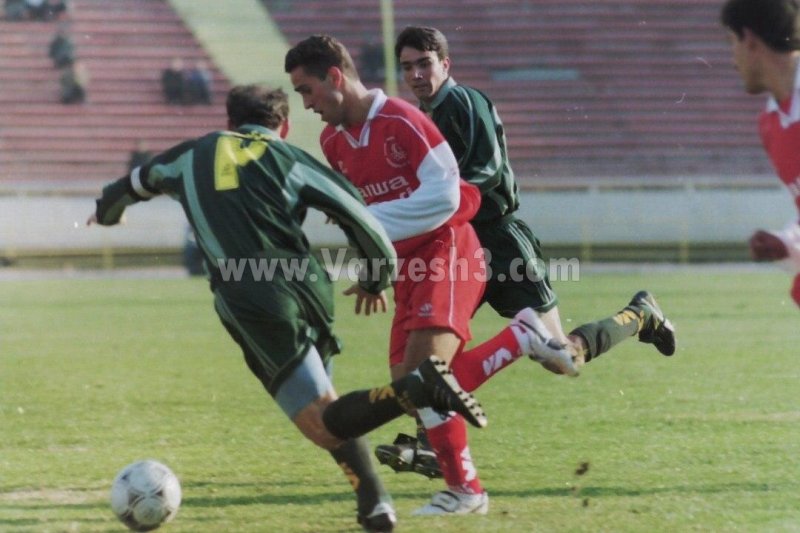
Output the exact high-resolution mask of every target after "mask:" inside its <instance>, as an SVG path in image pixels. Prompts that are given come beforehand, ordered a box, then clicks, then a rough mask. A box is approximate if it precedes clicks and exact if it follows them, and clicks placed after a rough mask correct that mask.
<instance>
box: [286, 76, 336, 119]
mask: <svg viewBox="0 0 800 533" xmlns="http://www.w3.org/2000/svg"><path fill="white" fill-rule="evenodd" d="M289 79H290V80H291V82H292V85H293V86H294V90H295V91H296V92H297V93H298V94H299V95H300V96H302V97H303V107H305V108H306V109H311V110H312V111H313V112H314V113H317V114H318V115H319V116H320V118H321V119H322V121H323V122H326V123H328V124H330V125H332V126H338V125H339V124H341V123H342V122H343V121H344V112H343V106H342V99H343V97H342V93H341V91H339V90H338V89H337V88H336V86H335V84H334V83H333V80H332V76H331V75H328V76H327V77H326V78H325V79H324V80H321V79H319V78H318V77H316V76H313V75H310V74H308V73H306V70H305V69H304V68H303V67H297V68H296V69H294V70H293V71H291V72H290V73H289Z"/></svg>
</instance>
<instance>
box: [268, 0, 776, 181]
mask: <svg viewBox="0 0 800 533" xmlns="http://www.w3.org/2000/svg"><path fill="white" fill-rule="evenodd" d="M263 2H264V4H265V6H266V7H267V9H268V11H269V12H270V15H271V16H272V17H273V19H274V20H275V21H276V22H277V24H278V25H279V27H280V28H281V29H282V31H283V32H284V34H285V35H286V36H287V39H288V41H289V42H290V43H292V44H293V43H295V42H297V41H299V40H300V39H303V38H305V37H306V36H308V35H309V34H310V33H315V32H325V33H330V34H332V35H335V36H337V37H338V38H340V39H341V40H342V41H343V42H344V43H345V44H346V45H347V46H348V48H349V49H350V50H351V52H352V53H353V56H354V59H355V60H356V62H357V64H358V62H359V54H360V51H361V50H362V47H363V46H364V44H365V43H371V42H374V41H375V40H378V39H380V34H381V29H380V28H381V17H380V9H379V3H378V2H374V1H372V0H349V1H348V2H346V3H344V2H343V3H342V5H341V6H337V8H336V9H331V4H330V2H327V1H325V0H263ZM394 9H395V15H394V18H395V29H396V31H400V29H402V28H403V27H404V26H406V25H408V24H415V25H433V26H436V27H438V28H439V29H441V30H442V31H443V32H444V33H445V34H446V35H447V36H448V38H449V40H450V44H451V52H452V57H453V61H454V64H453V67H452V72H453V75H454V77H455V78H456V79H457V80H458V81H460V82H462V83H466V84H469V85H472V86H474V87H477V88H479V89H482V90H484V91H485V92H486V93H487V94H489V95H490V97H492V98H493V99H494V100H495V102H496V103H497V106H498V109H499V111H500V113H501V116H502V117H503V119H504V121H505V125H506V130H507V134H508V138H509V151H510V154H511V157H512V162H513V164H514V168H515V171H516V173H517V175H518V177H519V179H520V182H521V183H522V184H523V186H526V187H536V186H537V185H539V184H547V183H550V184H553V183H555V184H559V185H561V186H563V185H565V184H569V183H571V182H572V181H575V182H576V183H585V181H586V179H594V180H600V181H602V180H606V181H614V180H616V181H617V182H622V183H626V182H630V181H631V180H634V179H635V181H638V182H644V183H646V182H648V181H649V182H650V183H653V184H656V183H657V184H659V185H663V184H665V183H670V182H672V183H681V182H682V181H683V180H685V179H686V178H687V177H689V178H692V179H693V180H694V181H696V182H698V183H703V182H707V183H709V184H712V185H713V184H716V183H731V182H733V183H739V182H741V183H742V184H746V185H753V184H758V183H763V182H764V181H769V180H772V179H774V178H772V171H771V169H770V167H769V164H768V161H767V160H766V158H765V157H764V155H763V153H762V150H761V147H760V143H759V139H758V137H757V133H756V128H755V124H754V119H755V115H756V113H757V112H758V111H759V109H760V108H761V106H762V105H763V99H762V98H753V97H749V96H747V95H745V94H743V91H742V89H741V82H740V81H739V79H738V76H737V75H736V73H735V72H734V70H733V68H732V63H731V59H730V56H729V51H728V44H727V42H726V40H725V35H724V32H723V31H722V29H721V28H720V26H719V24H718V22H717V20H718V10H719V1H718V0H624V1H610V0H601V1H595V2H586V1H585V0H494V1H491V2H486V1H483V0H440V1H437V2H428V1H425V0H403V1H397V2H394ZM310 28H311V29H310ZM400 85H401V86H402V83H400ZM400 93H401V96H403V97H406V98H409V99H411V95H410V93H408V92H407V91H404V90H402V89H401V91H400ZM651 178H652V179H651Z"/></svg>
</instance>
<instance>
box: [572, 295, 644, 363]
mask: <svg viewBox="0 0 800 533" xmlns="http://www.w3.org/2000/svg"><path fill="white" fill-rule="evenodd" d="M651 314H652V313H651V311H650V308H649V307H639V306H638V305H629V306H627V307H625V308H624V309H623V310H622V311H620V312H619V313H617V314H616V315H614V316H612V317H608V318H604V319H602V320H598V321H597V322H589V323H588V324H583V325H582V326H579V327H577V328H575V329H574V330H572V331H571V332H570V335H580V336H581V338H583V340H585V341H586V346H587V349H586V353H585V358H586V362H587V363H588V362H589V361H591V360H592V359H594V358H595V357H598V356H599V355H600V354H603V353H606V352H607V351H609V350H610V349H611V348H612V347H613V346H615V345H617V344H619V343H620V342H622V341H624V340H625V339H627V338H629V337H632V336H633V335H636V334H637V333H639V331H640V330H641V329H642V326H643V325H644V324H646V323H647V321H648V320H650V315H651Z"/></svg>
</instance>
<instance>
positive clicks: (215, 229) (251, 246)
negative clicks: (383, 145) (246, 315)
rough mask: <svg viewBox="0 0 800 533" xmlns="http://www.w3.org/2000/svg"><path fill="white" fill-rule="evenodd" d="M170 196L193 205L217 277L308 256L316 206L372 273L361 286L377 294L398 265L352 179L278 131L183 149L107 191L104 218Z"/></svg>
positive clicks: (228, 135) (192, 216)
mask: <svg viewBox="0 0 800 533" xmlns="http://www.w3.org/2000/svg"><path fill="white" fill-rule="evenodd" d="M159 194H167V195H169V196H170V197H172V198H173V199H175V200H177V201H178V202H180V203H181V205H182V206H183V210H184V212H185V213H186V216H187V218H188V220H189V223H190V225H191V226H192V229H193V230H194V232H195V236H196V238H197V243H198V246H199V247H200V249H201V250H202V252H203V255H204V259H205V263H206V267H207V268H208V270H209V274H210V276H211V277H212V279H213V278H214V276H215V275H219V269H220V266H221V265H222V264H223V263H225V262H226V261H228V260H230V259H234V260H240V259H244V260H247V259H249V258H292V257H307V256H308V255H309V244H308V240H307V238H306V235H305V233H304V232H303V230H302V228H301V224H302V222H303V219H304V218H305V214H306V211H307V208H309V207H312V208H316V209H319V210H321V211H323V212H324V213H326V214H327V215H328V216H330V217H331V218H332V219H334V220H335V221H336V222H337V223H338V224H339V225H340V226H341V228H342V229H343V230H344V232H345V234H346V235H347V238H348V241H349V242H350V244H351V246H353V247H354V248H355V249H356V251H357V253H358V255H359V256H360V257H361V258H365V259H367V261H365V264H366V267H367V269H368V271H367V273H366V275H364V273H362V274H361V275H360V276H359V280H360V281H359V283H360V285H361V287H362V288H363V289H365V290H367V291H368V292H371V293H373V294H377V293H378V292H380V291H381V290H382V289H384V288H386V287H388V286H389V284H390V283H391V277H392V275H393V271H394V268H395V264H396V255H395V251H394V248H393V246H392V244H391V241H390V240H389V238H388V237H387V235H386V232H385V231H384V230H383V228H382V227H381V225H380V223H378V221H377V220H376V219H375V218H374V217H373V216H372V215H371V214H370V213H369V211H368V210H367V208H366V206H365V205H364V202H363V200H361V195H360V194H359V193H358V190H357V189H355V187H354V186H353V185H351V184H350V183H349V182H348V181H347V180H346V179H345V178H344V177H343V176H341V175H340V174H338V173H336V172H334V171H333V170H331V169H330V168H328V167H326V166H323V165H322V164H321V163H320V162H318V161H317V160H316V159H314V158H313V157H312V156H311V155H309V154H308V153H306V152H304V151H303V150H301V149H299V148H297V147H295V146H292V145H291V144H289V143H286V142H284V141H282V140H281V139H280V137H279V136H278V135H277V134H276V133H275V132H273V131H271V130H269V129H267V128H264V127H261V126H254V125H246V126H243V127H241V128H239V129H238V130H236V131H217V132H213V133H209V134H208V135H205V136H203V137H200V138H198V139H194V140H190V141H186V142H184V143H181V144H179V145H177V146H175V147H173V148H171V149H169V150H167V151H165V152H163V153H161V154H158V155H157V156H155V157H153V159H152V160H151V161H150V162H149V163H148V164H146V165H144V166H142V167H139V168H136V169H134V170H133V172H131V174H130V175H129V176H125V177H123V178H120V179H118V180H116V181H114V182H112V183H110V184H109V185H107V186H106V187H105V188H104V189H103V194H102V196H101V197H100V198H99V199H98V200H97V211H96V216H97V219H98V222H99V223H100V224H103V225H112V224H116V223H117V222H118V221H119V220H120V217H121V216H122V213H123V212H124V210H125V208H126V207H127V206H129V205H131V204H134V203H136V202H139V201H145V200H149V199H150V198H152V197H154V196H157V195H159Z"/></svg>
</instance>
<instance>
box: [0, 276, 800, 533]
mask: <svg viewBox="0 0 800 533" xmlns="http://www.w3.org/2000/svg"><path fill="white" fill-rule="evenodd" d="M789 282H790V280H789V278H788V277H787V276H786V275H784V274H782V273H779V272H773V271H768V272H764V271H753V272H735V271H725V270H722V271H717V270H713V269H706V268H702V269H688V270H685V271H684V270H678V271H673V272H661V271H649V272H647V271H645V270H642V271H633V272H629V273H595V274H588V273H585V274H584V275H583V277H582V278H581V280H580V281H573V282H559V283H557V284H556V289H557V291H558V293H559V296H560V299H561V314H562V319H563V321H564V323H565V327H566V328H570V327H574V326H577V325H578V324H580V323H582V322H584V321H587V320H591V319H595V318H599V317H601V316H606V315H608V314H610V313H612V312H614V311H616V310H617V309H619V308H620V307H622V306H623V305H624V304H625V303H626V302H627V300H628V299H629V298H630V296H631V295H632V294H633V293H634V292H635V291H636V290H638V289H640V288H644V287H647V288H649V289H651V290H652V291H653V292H654V293H655V294H656V295H657V297H658V298H659V301H660V302H661V304H662V306H663V308H664V309H665V311H666V312H667V314H668V315H669V316H670V317H671V318H672V319H673V321H674V322H675V323H676V326H677V328H678V340H679V346H678V352H677V354H676V355H675V356H674V357H672V358H666V357H662V356H660V355H658V354H657V353H656V352H655V350H654V349H653V348H652V347H651V346H646V345H643V344H640V343H638V342H636V341H635V340H630V341H627V342H625V343H624V344H622V345H621V346H619V347H618V348H616V349H615V350H614V351H612V352H611V353H609V354H606V355H605V356H603V357H601V358H600V359H598V360H596V361H594V362H592V363H590V364H589V365H588V366H587V367H585V368H584V370H583V372H582V375H581V376H580V377H578V378H576V379H569V378H565V377H558V376H554V375H552V374H549V373H547V372H546V371H544V370H543V369H542V368H540V367H539V366H538V365H536V364H535V363H533V362H531V361H529V360H527V359H525V360H521V361H519V362H518V363H516V364H515V365H513V366H512V367H510V368H509V369H507V370H504V371H503V373H501V374H500V375H498V376H497V377H496V378H495V379H494V380H492V381H491V382H489V383H488V384H486V385H485V386H484V387H483V388H482V389H479V390H478V391H477V395H478V397H479V399H480V400H481V402H482V403H483V405H484V407H485V408H486V410H487V413H488V415H489V427H488V428H487V429H485V430H480V431H478V430H472V431H471V449H472V452H473V456H474V458H475V461H476V464H477V466H478V468H479V471H480V473H481V476H482V479H483V482H484V485H485V487H486V488H487V490H488V491H489V494H490V498H491V502H490V513H489V515H488V516H485V517H445V518H433V519H431V518H412V517H410V516H409V515H410V512H411V511H412V510H413V509H414V508H415V507H417V506H419V505H422V504H423V503H424V502H425V501H426V500H427V499H428V498H429V497H430V495H431V494H432V493H433V492H435V491H436V490H438V489H439V488H440V482H438V481H428V480H426V479H424V478H420V477H416V476H415V475H410V474H404V475H400V474H394V473H392V472H390V471H389V470H388V469H386V468H385V467H380V468H379V471H380V472H381V473H382V474H383V479H384V480H385V482H386V484H387V486H388V487H389V489H390V490H391V492H392V494H393V496H394V498H395V503H396V506H397V510H398V514H399V518H400V526H399V528H398V531H401V532H418V531H419V532H422V531H444V532H534V531H535V532H550V531H552V532H564V531H585V532H597V531H609V532H626V531H630V532H654V531H669V532H683V531H742V532H752V531H769V532H772V531H782V532H785V531H800V481H798V476H800V469H798V457H800V407H798V406H799V405H800V399H799V398H800V395H798V391H800V370H798V365H797V357H798V356H799V355H800V348H799V346H800V342H798V341H799V340H800V328H798V324H800V311H798V309H797V308H796V307H795V306H794V304H793V303H792V302H791V301H789V299H788V295H787V292H788V285H789ZM340 288H342V287H340ZM0 302H2V305H1V306H0V531H2V532H3V533H19V532H36V533H39V532H111V531H122V530H123V528H122V526H121V524H119V523H118V522H117V521H116V519H115V518H114V516H113V515H112V513H111V510H110V506H109V503H108V493H109V487H110V483H111V480H112V479H113V477H114V475H115V473H116V472H117V471H118V470H119V469H120V468H121V467H123V466H124V465H126V464H127V463H129V462H132V461H134V460H137V459H142V458H155V459H158V460H161V461H163V462H165V463H166V464H168V465H169V466H170V467H171V468H172V469H173V470H174V471H175V472H176V473H177V475H178V476H179V478H180V479H181V482H182V485H183V498H184V501H183V504H182V507H181V509H180V511H179V513H178V516H177V518H176V520H175V521H174V522H172V523H171V524H169V525H168V526H165V527H164V528H163V531H165V532H174V533H177V532H185V533H204V532H213V533H217V532H259V533H263V532H276V533H286V532H309V533H310V532H329V531H330V532H343V531H358V528H357V527H356V524H355V512H354V500H353V498H352V495H351V490H350V488H349V485H348V484H347V483H346V481H345V479H344V477H343V476H342V474H341V473H340V471H339V470H338V468H337V467H336V466H335V465H334V463H333V461H332V460H331V458H330V457H329V456H328V454H326V453H324V452H322V451H321V450H318V449H316V448H315V447H314V446H313V445H311V444H310V443H309V442H307V441H305V440H304V439H303V438H302V437H301V436H300V435H299V433H298V432H297V431H296V430H295V429H294V427H293V426H292V425H291V424H290V423H289V422H288V421H286V420H285V419H284V418H283V415H282V414H281V413H280V411H279V410H278V409H277V407H276V406H275V405H274V404H273V403H272V401H271V400H270V399H269V397H268V396H267V395H266V393H265V392H263V390H262V389H261V387H260V385H259V384H258V383H257V382H256V380H255V379H254V378H253V377H252V376H251V375H250V373H249V371H248V370H247V369H246V367H245V365H244V363H243V360H242V358H241V355H240V354H239V352H238V349H237V348H236V346H235V345H234V344H233V342H232V341H231V340H230V339H229V338H228V337H227V335H226V333H225V332H224V330H223V328H222V326H221V325H220V324H219V323H218V320H217V317H216V315H215V314H214V312H213V310H212V308H211V294H210V292H209V291H208V289H207V286H206V284H205V282H204V281H203V280H199V279H172V280H143V279H139V280H59V281H52V280H51V281H4V282H2V283H0ZM338 317H339V321H338V333H339V334H340V335H341V336H342V337H343V340H344V341H345V345H346V351H345V353H344V354H343V355H342V356H340V357H339V358H338V359H337V362H336V373H335V383H336V385H337V388H338V390H339V391H340V392H344V391H348V390H351V389H353V388H363V387H365V386H373V385H378V384H382V383H384V382H386V381H387V376H388V372H387V369H386V346H387V331H388V323H389V319H388V315H386V316H377V317H376V316H373V317H369V318H365V317H356V316H354V315H353V313H352V301H351V300H345V299H341V300H340V301H339V307H338ZM473 324H474V334H475V337H476V338H477V339H485V338H487V337H488V336H489V335H490V334H492V333H493V332H495V331H497V330H499V329H500V328H501V327H502V326H503V324H504V321H503V320H501V319H499V318H497V317H496V316H494V315H493V313H492V312H491V310H489V309H482V310H481V311H480V312H479V314H478V315H477V317H476V319H475V320H474V322H473ZM412 426H413V424H412V421H411V420H410V419H408V418H404V419H401V420H397V421H395V422H393V423H392V424H390V425H388V426H386V427H384V428H381V429H380V430H378V431H376V432H375V433H373V434H372V435H371V436H370V440H371V442H372V444H377V443H381V442H387V441H390V440H391V439H393V438H394V436H395V434H396V433H397V432H399V431H405V432H411V431H412ZM582 463H587V464H588V471H586V472H585V473H583V474H582V475H579V474H578V473H576V472H577V471H578V470H579V467H580V465H581V464H582Z"/></svg>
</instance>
